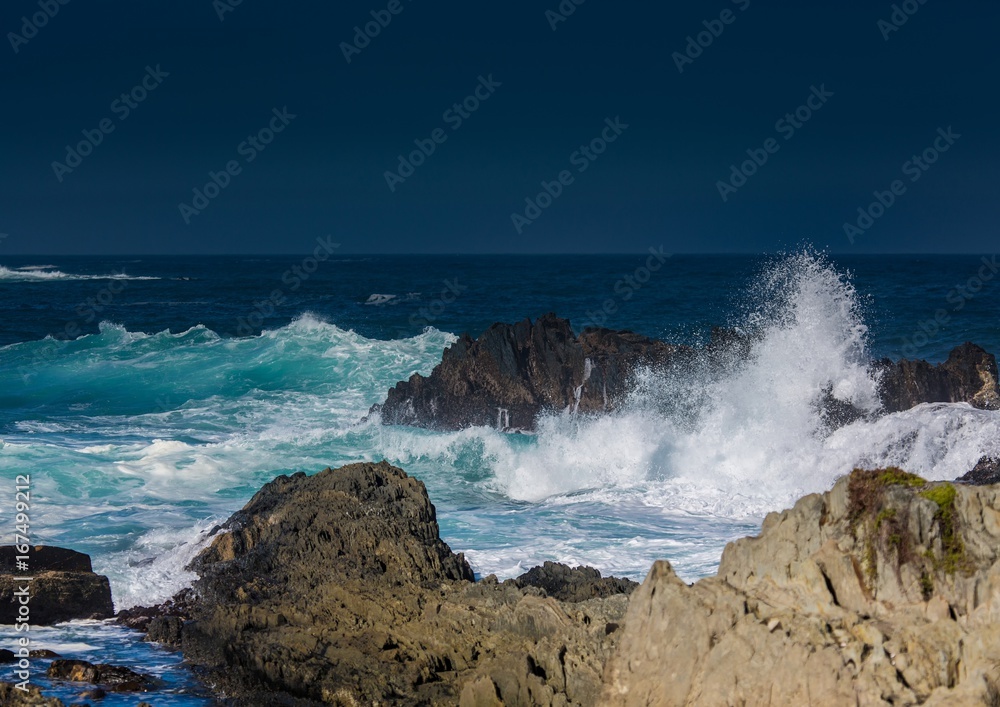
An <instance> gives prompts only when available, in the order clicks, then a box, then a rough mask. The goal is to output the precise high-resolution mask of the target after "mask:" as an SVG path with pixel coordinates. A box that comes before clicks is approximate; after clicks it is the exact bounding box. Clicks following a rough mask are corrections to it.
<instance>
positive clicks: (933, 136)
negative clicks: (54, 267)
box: [0, 0, 1000, 255]
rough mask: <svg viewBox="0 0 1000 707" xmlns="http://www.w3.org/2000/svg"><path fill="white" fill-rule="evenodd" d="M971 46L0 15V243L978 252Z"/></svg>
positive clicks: (164, 16) (486, 19)
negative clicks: (324, 241)
mask: <svg viewBox="0 0 1000 707" xmlns="http://www.w3.org/2000/svg"><path fill="white" fill-rule="evenodd" d="M998 27H1000V4H998V3H996V2H995V1H993V0H990V1H987V0H968V1H966V2H961V3H947V4H946V3H945V2H943V0H923V2H920V0H907V2H903V3H897V4H895V5H894V4H892V3H888V2H886V3H883V2H871V1H870V0H867V1H865V2H861V1H860V0H851V1H848V2H838V3H791V2H782V3H773V2H772V3H765V2H762V1H761V0H705V1H695V2H685V3H656V4H653V3H646V2H643V3H639V2H614V3H612V2H609V1H608V0H563V2H561V3H560V2H559V0H539V2H511V3H490V4H471V3H458V2H436V3H432V2H430V1H429V0H391V1H390V0H385V1H383V0H362V1H354V0H337V2H329V1H325V2H309V1H304V2H295V3H289V2H277V1H275V0H242V1H240V0H169V1H168V0H143V1H142V2H135V0H130V1H128V2H126V1H120V0H105V1H101V2H86V1H85V0H4V2H3V4H2V9H0V31H2V32H3V34H4V36H5V39H4V41H3V42H0V95H2V97H3V101H2V105H3V109H2V114H0V115H2V117H0V125H2V127H3V130H2V138H0V139H2V141H3V143H2V145H3V148H2V158H0V251H3V252H6V253H8V254H53V255H68V254H95V255H101V254H156V253H160V254H188V253H190V254H201V253H212V254H225V253H234V254H236V253H297V252H307V251H309V250H311V249H312V248H313V247H314V244H315V241H316V238H317V237H324V236H327V235H328V234H329V235H332V237H333V238H334V239H335V240H336V241H337V242H340V243H341V244H342V245H341V252H344V253H351V252H356V253H379V254H381V253H627V252H642V251H645V250H647V249H648V248H649V247H651V246H658V247H659V246H662V247H663V248H665V249H666V250H667V251H669V252H674V253H733V252H774V251H781V250H791V249H795V248H797V247H799V246H801V245H803V244H807V243H808V244H811V245H813V246H814V247H816V248H819V249H825V250H828V251H831V252H833V253H859V254H863V253H914V252H917V253H985V252H993V250H994V249H995V242H996V234H995V226H994V225H995V223H996V222H997V216H998V215H1000V199H998V198H997V187H998V185H1000V139H998V133H997V130H996V125H997V118H998V115H997V112H998V106H1000V102H998V98H997V94H996V86H997V75H998V69H1000V53H998V51H997V44H996V31H997V28H998ZM144 83H145V85H144ZM477 91H478V93H479V95H478V97H477V96H476V92H477ZM102 128H103V129H102ZM435 138H436V139H435ZM415 151H416V154H414V152H415ZM914 158H917V159H916V161H914ZM4 234H5V235H4Z"/></svg>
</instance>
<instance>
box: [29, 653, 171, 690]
mask: <svg viewBox="0 0 1000 707" xmlns="http://www.w3.org/2000/svg"><path fill="white" fill-rule="evenodd" d="M46 674H47V675H48V676H49V677H50V678H56V679H57V680H67V681H69V682H85V683H88V684H90V685H99V686H101V687H104V688H107V689H109V690H110V691H111V692H148V691H150V690H152V689H154V688H155V687H156V685H157V682H156V680H154V679H153V678H151V677H150V676H148V675H143V674H141V673H137V672H135V671H134V670H131V669H130V668H126V667H124V666H121V665H107V664H105V663H99V664H96V665H95V664H94V663H88V662H87V661H85V660H54V661H52V664H51V665H50V666H49V669H48V671H47V673H46Z"/></svg>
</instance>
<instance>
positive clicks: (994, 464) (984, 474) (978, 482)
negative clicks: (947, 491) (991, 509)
mask: <svg viewBox="0 0 1000 707" xmlns="http://www.w3.org/2000/svg"><path fill="white" fill-rule="evenodd" d="M955 480H956V481H961V482H962V483H963V484H972V485H973V486H987V485H989V484H1000V460H997V459H993V458H991V457H982V458H980V460H979V462H978V463H977V464H976V466H974V467H973V468H972V471H970V472H969V473H967V474H964V475H962V476H960V477H958V478H957V479H955Z"/></svg>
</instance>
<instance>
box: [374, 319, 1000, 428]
mask: <svg viewBox="0 0 1000 707" xmlns="http://www.w3.org/2000/svg"><path fill="white" fill-rule="evenodd" d="M752 343H753V339H752V337H750V336H749V335H746V334H742V333H740V332H737V331H734V330H727V329H719V328H716V329H714V330H713V332H712V337H711V340H710V342H709V344H708V345H707V346H705V347H704V348H701V349H692V348H690V347H686V346H679V345H674V344H669V343H665V342H662V341H657V340H655V339H650V338H648V337H645V336H641V335H639V334H635V333H633V332H630V331H613V330H610V329H585V330H584V331H583V332H582V333H581V334H580V335H579V336H576V335H575V334H574V333H573V329H572V327H571V326H570V323H569V321H567V320H565V319H560V318H559V317H557V316H555V315H554V314H546V315H544V316H542V317H539V318H538V319H537V320H536V321H534V322H532V321H530V320H528V319H525V320H523V321H520V322H517V323H516V324H503V323H498V324H494V325H492V326H491V327H490V328H489V329H487V330H486V331H485V332H484V333H483V334H482V335H481V336H480V337H479V338H478V339H472V338H471V337H470V336H469V335H467V334H464V335H462V337H460V338H459V340H458V341H457V342H455V343H454V344H453V345H452V346H450V347H449V348H448V349H446V350H445V351H444V354H443V357H442V361H441V363H440V364H439V365H438V366H437V367H435V368H434V370H433V371H432V372H431V374H430V375H429V376H422V375H420V374H415V375H413V376H411V377H410V379H409V380H407V381H403V382H400V383H397V384H396V386H395V387H394V388H393V389H392V390H390V391H389V392H388V394H387V396H386V399H385V402H384V403H382V404H381V405H376V406H374V407H373V408H372V412H373V413H380V414H381V419H382V422H383V423H385V424H398V425H413V426H418V427H428V428H434V429H452V430H454V429H462V428H466V427H471V426H488V427H495V428H498V429H503V430H523V431H532V430H534V428H535V424H536V418H537V417H538V415H539V414H540V413H542V412H546V411H549V412H561V411H565V410H570V411H574V412H580V413H599V412H607V411H612V410H614V409H616V408H618V407H619V406H620V405H621V404H622V403H623V402H624V401H625V400H626V399H627V396H628V394H629V392H630V391H631V390H633V389H634V387H635V386H634V382H635V376H636V374H637V373H638V372H639V371H641V370H644V369H646V368H649V369H652V370H654V371H656V372H657V373H658V375H661V376H664V380H669V379H670V378H671V377H692V376H701V377H705V378H707V379H711V378H712V377H713V376H718V375H721V374H722V373H724V372H725V371H727V370H732V368H733V367H734V366H738V365H740V364H741V363H742V362H745V361H746V360H747V358H748V357H749V356H750V355H751V350H752ZM873 369H874V371H875V372H876V374H877V375H879V376H880V378H881V389H880V397H881V400H882V404H883V408H884V412H890V413H891V412H898V411H901V410H908V409H910V408H912V407H914V406H916V405H919V404H921V403H934V402H967V403H970V404H972V405H974V406H976V407H980V408H984V409H998V408H1000V387H998V377H997V363H996V358H995V357H994V356H993V355H992V354H990V353H988V352H986V351H984V350H983V349H982V348H980V347H978V346H976V345H974V344H963V345H962V346H960V347H958V348H956V349H955V350H953V351H952V352H951V354H950V356H949V358H948V360H947V361H946V362H945V363H942V364H939V365H933V364H930V363H927V362H926V361H908V360H902V361H897V362H893V361H890V360H888V359H884V360H882V361H877V362H874V363H873ZM677 397H678V399H679V400H678V404H683V401H681V400H680V398H681V397H683V396H677ZM817 404H818V405H819V406H820V408H821V412H822V415H823V419H824V420H825V421H826V423H827V424H828V426H830V427H831V428H836V427H841V426H843V425H846V424H849V423H850V422H853V421H854V420H857V419H859V418H861V417H863V416H864V415H865V413H864V412H862V411H861V410H859V409H857V408H856V407H854V405H852V404H851V403H850V402H847V401H843V400H838V399H837V398H835V397H834V396H833V395H832V393H831V391H829V390H828V391H826V392H825V393H824V395H823V398H822V399H821V400H819V401H817Z"/></svg>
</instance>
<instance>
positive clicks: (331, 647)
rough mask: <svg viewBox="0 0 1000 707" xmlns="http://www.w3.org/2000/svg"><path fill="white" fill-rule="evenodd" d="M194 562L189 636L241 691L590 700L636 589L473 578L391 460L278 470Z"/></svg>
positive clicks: (313, 697) (293, 700) (220, 678)
mask: <svg viewBox="0 0 1000 707" xmlns="http://www.w3.org/2000/svg"><path fill="white" fill-rule="evenodd" d="M192 567H193V568H195V569H196V570H197V571H198V573H199V575H200V579H199V580H198V582H197V583H196V586H195V589H196V591H198V592H199V593H200V594H201V596H202V601H201V602H200V603H199V605H198V606H197V608H196V609H195V612H194V619H193V620H192V621H191V622H189V623H188V624H186V625H185V626H184V630H183V634H182V643H183V648H182V650H183V651H184V654H185V658H187V659H188V660H189V661H191V662H193V663H195V664H196V665H199V666H201V668H202V669H203V670H205V671H206V674H207V675H208V677H209V679H210V681H211V682H212V683H213V684H214V685H215V687H216V689H218V690H219V691H220V692H221V693H222V694H224V695H225V696H227V697H229V698H232V699H234V700H235V701H236V703H237V704H243V705H261V704H288V705H291V704H295V705H312V704H334V705H356V704H376V703H378V704H408V705H430V704H435V705H437V704H444V705H447V704H453V705H454V704H462V705H470V706H471V705H487V704H500V703H501V701H502V702H503V703H506V704H537V705H555V704H561V705H570V704H583V705H591V704H594V702H595V700H596V699H597V697H598V694H599V692H600V689H601V675H602V673H603V669H604V664H605V662H606V660H607V658H608V656H609V655H610V651H611V648H612V647H613V646H614V643H615V641H616V640H617V636H618V633H619V632H618V631H616V630H613V629H612V628H608V627H609V626H611V627H615V628H617V626H618V625H620V622H621V620H622V616H623V614H624V611H625V607H626V605H627V597H626V596H625V595H624V594H615V595H614V596H608V597H606V598H601V599H590V600H588V601H580V602H577V603H573V604H570V603H562V602H559V601H557V600H555V599H553V598H551V597H546V596H544V593H543V592H542V591H541V590H539V589H536V588H533V587H528V588H525V589H522V588H519V587H517V586H515V585H514V584H513V583H510V582H507V583H502V584H501V583H498V582H497V581H496V579H495V578H493V577H489V578H487V579H485V580H483V581H481V582H478V583H476V582H473V581H472V580H473V576H472V572H471V570H470V568H469V566H468V564H467V563H466V561H465V559H464V558H463V557H462V556H461V555H457V554H454V553H452V552H451V550H450V549H449V548H448V546H447V545H446V544H445V543H443V542H442V541H441V540H440V538H439V536H438V526H437V521H436V518H435V510H434V506H433V505H432V504H431V502H430V501H429V499H428V498H427V494H426V490H425V489H424V486H423V484H422V483H421V482H420V481H418V480H416V479H413V478H411V477H409V476H407V475H406V474H405V473H404V472H403V471H402V470H400V469H397V468H394V467H392V466H390V465H389V464H387V463H385V462H382V463H379V464H352V465H349V466H345V467H342V468H340V469H336V470H331V469H327V470H325V471H322V472H320V473H319V474H316V475H315V476H312V477H307V476H305V475H304V474H296V475H294V476H291V477H287V476H282V477H279V478H277V479H275V480H274V481H272V482H271V483H269V484H267V485H266V486H264V487H263V488H262V489H261V490H260V491H259V492H258V493H257V494H256V495H255V496H254V498H253V499H251V501H250V502H249V503H248V504H247V505H246V506H245V507H244V508H243V510H241V511H240V512H238V513H237V514H235V515H234V516H233V518H232V519H230V521H229V522H228V523H227V524H226V526H225V528H224V532H223V533H221V534H220V535H219V536H218V537H217V538H216V540H215V541H214V542H213V544H212V545H211V546H210V547H209V548H207V549H206V550H205V551H203V553H202V554H201V555H199V556H198V557H197V558H196V560H195V561H194V563H192ZM588 578H589V577H588ZM589 579H592V578H589ZM567 584H568V583H567ZM601 586H603V585H601ZM603 591H608V589H605V590H603Z"/></svg>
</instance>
